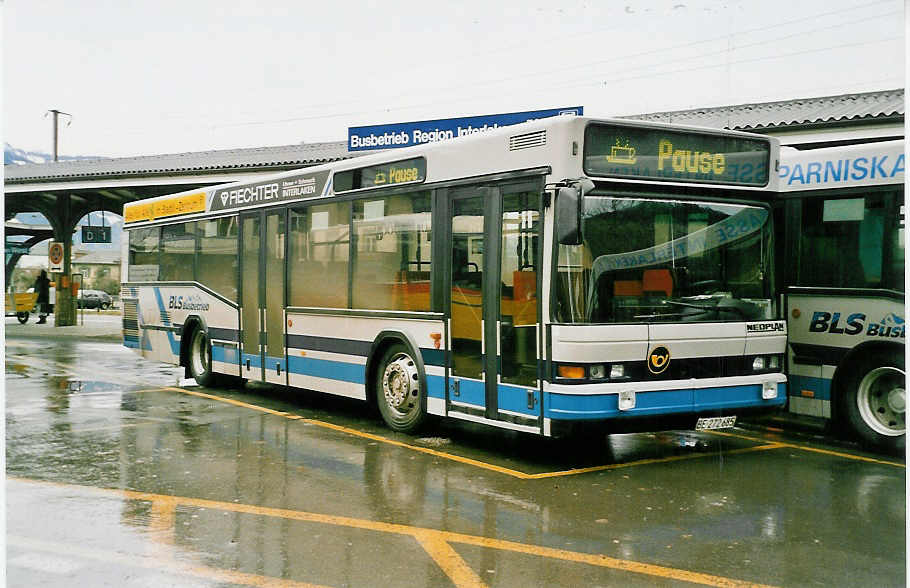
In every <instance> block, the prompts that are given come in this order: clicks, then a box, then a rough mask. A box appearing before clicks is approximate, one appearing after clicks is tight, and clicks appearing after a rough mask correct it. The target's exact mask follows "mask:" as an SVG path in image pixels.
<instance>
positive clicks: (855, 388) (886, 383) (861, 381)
mask: <svg viewBox="0 0 910 588" xmlns="http://www.w3.org/2000/svg"><path fill="white" fill-rule="evenodd" d="M905 390H906V373H905V370H904V358H903V356H902V355H901V354H899V353H896V352H888V353H882V354H881V355H878V356H876V357H875V358H874V359H873V358H870V359H869V360H867V361H866V362H864V363H862V364H860V365H859V366H857V369H856V370H855V373H854V374H853V375H852V377H851V378H850V380H849V381H848V382H847V386H846V390H845V394H844V395H843V400H842V401H843V411H844V416H845V417H846V420H847V422H848V424H849V425H850V427H851V428H852V429H853V431H854V432H855V433H856V435H857V436H858V437H859V439H860V440H861V441H862V442H863V443H864V444H866V445H871V446H874V447H877V448H880V449H884V450H886V451H903V450H904V447H905V444H906V433H907V425H906V421H905V415H906V391H905Z"/></svg>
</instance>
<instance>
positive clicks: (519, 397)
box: [498, 384, 540, 416]
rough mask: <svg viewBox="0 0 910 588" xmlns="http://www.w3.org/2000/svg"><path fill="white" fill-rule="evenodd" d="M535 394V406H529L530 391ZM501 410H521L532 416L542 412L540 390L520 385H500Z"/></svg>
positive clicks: (522, 412)
mask: <svg viewBox="0 0 910 588" xmlns="http://www.w3.org/2000/svg"><path fill="white" fill-rule="evenodd" d="M529 392H531V393H533V394H534V408H528V393H529ZM498 399H499V400H498V401H499V410H508V411H510V412H520V413H521V414H526V415H530V416H537V415H538V414H540V390H534V389H532V388H520V387H518V386H508V385H505V384H500V385H499V394H498Z"/></svg>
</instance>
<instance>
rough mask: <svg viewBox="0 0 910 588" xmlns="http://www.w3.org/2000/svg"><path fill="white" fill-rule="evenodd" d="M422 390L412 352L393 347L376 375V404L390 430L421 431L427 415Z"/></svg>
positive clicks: (386, 353)
mask: <svg viewBox="0 0 910 588" xmlns="http://www.w3.org/2000/svg"><path fill="white" fill-rule="evenodd" d="M422 388H423V387H422V385H421V381H420V372H419V371H418V369H417V363H416V362H415V361H414V358H413V357H411V351H410V349H408V348H407V347H406V346H404V345H401V344H396V345H392V346H391V347H389V348H388V349H387V350H386V352H385V353H384V354H383V355H382V360H381V361H380V362H379V370H378V372H377V374H376V403H377V404H378V405H379V412H380V413H381V414H382V419H383V420H384V421H385V422H386V424H387V425H388V426H389V428H390V429H392V430H394V431H399V432H401V433H413V432H414V431H416V430H418V429H419V428H420V426H421V425H422V424H423V422H424V420H425V419H426V415H427V408H426V398H425V395H424V394H423V389H422Z"/></svg>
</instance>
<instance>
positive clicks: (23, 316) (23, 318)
mask: <svg viewBox="0 0 910 588" xmlns="http://www.w3.org/2000/svg"><path fill="white" fill-rule="evenodd" d="M16 319H17V320H18V321H19V324H20V325H24V324H25V323H27V322H28V311H27V310H23V311H22V312H17V313H16Z"/></svg>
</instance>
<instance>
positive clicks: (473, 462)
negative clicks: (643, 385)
mask: <svg viewBox="0 0 910 588" xmlns="http://www.w3.org/2000/svg"><path fill="white" fill-rule="evenodd" d="M164 391H171V392H179V393H181V394H188V395H190V396H198V397H199V398H206V399H209V400H215V401H218V402H223V403H226V404H232V405H234V406H239V407H242V408H248V409H250V410H256V411H259V412H264V413H266V414H272V415H276V416H281V417H284V418H287V419H291V420H299V421H302V422H305V423H307V424H310V425H315V426H317V427H322V428H325V429H331V430H333V431H338V432H340V433H345V434H348V435H353V436H356V437H361V438H364V439H370V440H371V441H378V442H380V443H385V444H387V445H393V446H396V447H402V448H405V449H410V450H411V451H418V452H420V453H426V454H427V455H432V456H434V457H439V458H442V459H447V460H450V461H455V462H458V463H462V464H465V465H470V466H473V467H477V468H482V469H485V470H490V471H494V472H498V473H500V474H505V475H507V476H512V477H513V478H518V479H520V480H540V479H545V478H556V477H563V476H574V475H579V474H588V473H592V472H600V471H607V470H614V469H619V468H627V467H635V466H643V465H652V464H658V463H670V462H674V461H682V460H689V459H701V458H705V457H712V456H713V454H711V453H693V454H686V455H675V456H670V457H661V458H653V459H641V460H637V461H630V462H626V463H618V464H606V465H600V466H591V467H587V468H576V469H571V470H562V471H558V472H542V473H538V474H528V473H525V472H521V471H518V470H513V469H510V468H505V467H502V466H497V465H494V464H491V463H487V462H484V461H480V460H477V459H472V458H469V457H462V456H460V455H454V454H451V453H445V452H443V451H437V450H435V449H430V448H428V447H421V446H419V445H410V444H408V443H403V442H401V441H395V440H394V439H389V438H387V437H383V436H381V435H375V434H373V433H367V432H365V431H359V430H357V429H352V428H350V427H344V426H341V425H335V424H332V423H328V422H325V421H318V420H315V419H308V418H304V417H301V416H299V415H294V414H290V413H287V412H283V411H279V410H272V409H270V408H265V407H263V406H257V405H255V404H249V403H247V402H242V401H240V400H233V399H231V398H224V397H222V396H215V395H214V394H207V393H205V392H197V391H195V390H187V389H186V388H177V387H172V386H168V387H163V388H157V389H150V390H140V391H139V392H164ZM704 432H706V433H710V434H713V435H718V436H724V437H734V438H737V439H743V440H746V441H751V442H753V443H761V444H762V445H759V446H757V447H747V448H744V449H733V450H730V451H726V452H725V455H733V454H739V453H751V452H754V451H765V450H768V449H797V450H801V451H808V452H813V453H820V454H824V455H830V456H832V457H842V458H846V459H853V460H859V461H866V462H869V463H877V464H882V465H891V466H897V467H903V468H906V465H904V464H901V463H896V462H892V461H886V460H880V459H875V458H871V457H865V456H861V455H855V454H851V453H843V452H839V451H830V450H826V449H818V448H815V447H809V446H805V445H795V444H793V443H784V442H776V441H772V442H770V443H769V441H768V440H767V439H762V438H759V437H751V436H748V435H741V434H738V433H727V432H724V431H704Z"/></svg>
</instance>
